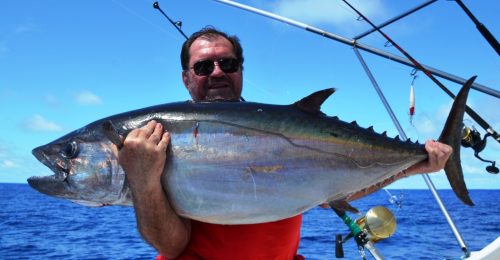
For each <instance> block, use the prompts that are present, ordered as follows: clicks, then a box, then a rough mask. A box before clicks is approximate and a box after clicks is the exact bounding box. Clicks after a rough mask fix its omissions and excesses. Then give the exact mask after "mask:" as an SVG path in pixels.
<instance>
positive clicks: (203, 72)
mask: <svg viewBox="0 0 500 260" xmlns="http://www.w3.org/2000/svg"><path fill="white" fill-rule="evenodd" d="M214 67H215V64H214V62H213V61H211V60H203V61H198V62H196V63H195V64H194V65H193V70H194V73H195V74H196V75H198V76H208V75H210V73H212V71H214Z"/></svg>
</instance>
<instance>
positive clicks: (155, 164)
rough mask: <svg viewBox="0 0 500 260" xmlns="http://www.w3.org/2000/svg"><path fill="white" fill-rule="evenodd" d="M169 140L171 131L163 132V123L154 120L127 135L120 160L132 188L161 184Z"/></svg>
mask: <svg viewBox="0 0 500 260" xmlns="http://www.w3.org/2000/svg"><path fill="white" fill-rule="evenodd" d="M169 141H170V133H168V132H165V133H163V126H162V124H160V123H157V122H156V121H154V120H152V121H150V122H149V123H148V124H147V125H145V126H143V127H141V128H138V129H134V130H132V131H131V132H130V133H129V134H128V135H127V137H126V138H125V140H124V142H123V148H122V149H121V150H120V151H119V152H118V160H119V162H120V164H121V166H122V167H123V170H124V171H125V172H126V177H127V180H128V181H129V183H130V184H131V187H132V188H134V187H137V184H139V183H140V184H139V185H140V186H142V187H144V188H145V187H151V185H153V186H156V185H159V184H160V180H161V174H162V173H163V168H164V166H165V159H166V156H167V153H166V151H167V146H168V143H169ZM144 175H147V176H144Z"/></svg>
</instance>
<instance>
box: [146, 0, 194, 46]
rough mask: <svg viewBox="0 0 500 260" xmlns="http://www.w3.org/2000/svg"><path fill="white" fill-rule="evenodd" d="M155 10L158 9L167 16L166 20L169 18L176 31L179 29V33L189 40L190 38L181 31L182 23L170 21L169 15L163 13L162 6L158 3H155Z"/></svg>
mask: <svg viewBox="0 0 500 260" xmlns="http://www.w3.org/2000/svg"><path fill="white" fill-rule="evenodd" d="M153 8H154V9H157V10H158V11H160V13H162V14H163V16H165V18H167V20H168V21H169V22H170V23H171V24H172V25H173V26H174V27H175V29H177V31H179V33H180V34H182V36H184V38H185V39H186V40H187V39H188V37H187V36H186V34H185V33H184V32H183V31H182V29H181V27H182V22H181V21H177V22H174V21H173V20H172V19H170V17H168V15H167V14H166V13H165V12H163V10H161V8H160V5H159V4H158V2H154V3H153Z"/></svg>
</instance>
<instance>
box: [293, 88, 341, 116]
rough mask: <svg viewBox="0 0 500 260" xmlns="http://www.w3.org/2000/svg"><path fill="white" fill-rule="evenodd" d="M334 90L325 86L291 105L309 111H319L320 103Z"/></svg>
mask: <svg viewBox="0 0 500 260" xmlns="http://www.w3.org/2000/svg"><path fill="white" fill-rule="evenodd" d="M333 92H335V89H334V88H327V89H323V90H320V91H317V92H314V93H312V94H311V95H309V96H307V97H305V98H303V99H301V100H299V101H297V102H295V103H294V104H293V105H294V106H296V107H298V108H300V109H301V110H303V111H306V112H309V113H321V104H323V102H325V100H326V99H327V98H328V97H329V96H330V95H331V94H333Z"/></svg>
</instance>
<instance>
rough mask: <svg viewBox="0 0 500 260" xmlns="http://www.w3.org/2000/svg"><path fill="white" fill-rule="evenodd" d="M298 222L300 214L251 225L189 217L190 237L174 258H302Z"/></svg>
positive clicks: (284, 259) (162, 259) (282, 259)
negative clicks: (214, 222)
mask: <svg viewBox="0 0 500 260" xmlns="http://www.w3.org/2000/svg"><path fill="white" fill-rule="evenodd" d="M301 224H302V215H298V216H295V217H292V218H288V219H284V220H279V221H275V222H268V223H262V224H252V225H217V224H208V223H203V222H199V221H194V220H193V221H191V240H190V241H189V244H188V246H187V247H186V249H185V250H184V252H182V254H181V255H180V256H179V257H178V258H177V259H182V260H186V259H188V260H190V259H266V260H267V259H276V260H291V259H304V258H303V257H302V256H300V255H297V250H298V248H299V241H300V225H301ZM166 259H167V258H165V257H163V256H158V257H157V258H156V260H166Z"/></svg>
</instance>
